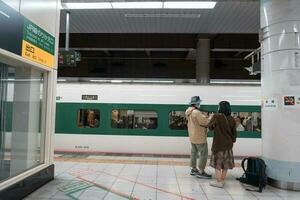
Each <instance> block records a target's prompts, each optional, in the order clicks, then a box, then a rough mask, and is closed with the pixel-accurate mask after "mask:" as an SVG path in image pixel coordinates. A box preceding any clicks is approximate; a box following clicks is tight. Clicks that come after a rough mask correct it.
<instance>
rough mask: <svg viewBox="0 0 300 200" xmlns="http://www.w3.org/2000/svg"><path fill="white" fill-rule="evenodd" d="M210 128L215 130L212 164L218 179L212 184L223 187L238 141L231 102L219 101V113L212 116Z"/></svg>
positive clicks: (232, 165)
mask: <svg viewBox="0 0 300 200" xmlns="http://www.w3.org/2000/svg"><path fill="white" fill-rule="evenodd" d="M208 128H209V129H210V130H213V131H214V136H213V144H212V155H211V159H210V166H211V167H213V168H215V173H216V180H215V181H213V182H211V183H210V185H211V186H213V187H220V188H222V187H223V186H224V179H225V177H226V174H227V170H228V169H232V168H233V167H234V158H233V152H232V147H233V143H235V141H236V123H235V120H234V118H233V117H232V116H231V107H230V104H229V102H227V101H222V102H220V103H219V109H218V113H217V114H214V115H213V116H212V118H211V120H210V122H209V124H208Z"/></svg>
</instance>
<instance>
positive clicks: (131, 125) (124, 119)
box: [111, 110, 158, 129]
mask: <svg viewBox="0 0 300 200" xmlns="http://www.w3.org/2000/svg"><path fill="white" fill-rule="evenodd" d="M157 119H158V115H157V113H156V112H154V111H141V110H112V112H111V127H112V128H123V129H156V128H157Z"/></svg>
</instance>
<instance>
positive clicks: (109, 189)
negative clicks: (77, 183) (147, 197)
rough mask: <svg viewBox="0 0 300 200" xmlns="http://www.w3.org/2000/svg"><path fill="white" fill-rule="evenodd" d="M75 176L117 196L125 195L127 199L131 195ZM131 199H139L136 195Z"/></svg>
mask: <svg viewBox="0 0 300 200" xmlns="http://www.w3.org/2000/svg"><path fill="white" fill-rule="evenodd" d="M76 178H77V179H79V180H82V181H85V182H88V183H91V184H93V185H96V186H98V187H100V188H103V189H104V190H106V191H108V192H112V193H114V194H117V195H119V196H121V197H125V198H128V199H132V197H131V196H130V195H128V194H125V193H122V192H118V191H116V190H113V189H111V188H108V187H106V186H104V185H100V184H98V183H96V182H94V181H90V180H88V179H85V178H82V177H76ZM133 200H140V199H139V198H137V197H133Z"/></svg>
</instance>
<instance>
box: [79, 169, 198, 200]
mask: <svg viewBox="0 0 300 200" xmlns="http://www.w3.org/2000/svg"><path fill="white" fill-rule="evenodd" d="M95 172H96V173H104V174H107V175H109V176H113V177H116V178H120V179H123V180H126V181H129V182H132V183H137V184H139V185H142V186H145V187H148V188H151V189H155V190H158V191H161V192H164V193H168V194H172V195H174V196H177V197H180V198H184V199H187V200H195V199H194V198H191V197H187V196H184V195H181V194H177V193H174V192H170V191H167V190H164V189H161V188H157V187H153V186H151V185H147V184H144V183H140V182H137V181H133V180H130V179H127V178H125V177H121V176H116V175H114V174H110V173H108V172H105V171H94V173H95ZM77 178H78V179H81V180H83V179H84V178H82V177H81V176H78V177H77ZM84 180H85V181H89V180H87V179H84ZM89 183H92V184H97V183H94V182H92V181H89ZM100 187H101V186H100ZM103 187H105V186H103ZM109 190H110V189H108V190H107V191H109ZM116 192H118V191H116ZM121 194H122V193H121ZM125 195H126V194H125Z"/></svg>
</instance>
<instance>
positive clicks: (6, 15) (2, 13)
mask: <svg viewBox="0 0 300 200" xmlns="http://www.w3.org/2000/svg"><path fill="white" fill-rule="evenodd" d="M0 14H1V15H4V16H5V17H7V18H10V16H9V15H8V14H6V13H5V12H3V11H2V10H0Z"/></svg>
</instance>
